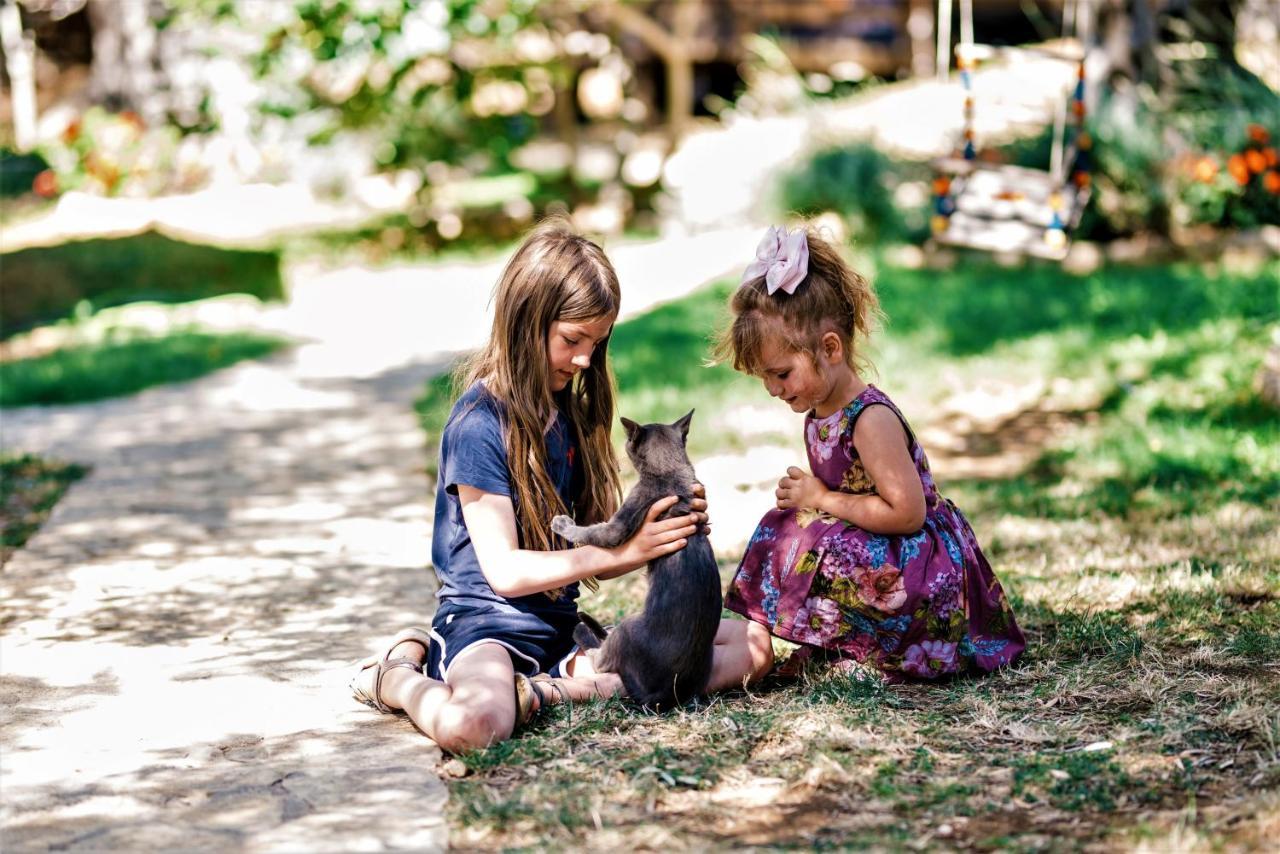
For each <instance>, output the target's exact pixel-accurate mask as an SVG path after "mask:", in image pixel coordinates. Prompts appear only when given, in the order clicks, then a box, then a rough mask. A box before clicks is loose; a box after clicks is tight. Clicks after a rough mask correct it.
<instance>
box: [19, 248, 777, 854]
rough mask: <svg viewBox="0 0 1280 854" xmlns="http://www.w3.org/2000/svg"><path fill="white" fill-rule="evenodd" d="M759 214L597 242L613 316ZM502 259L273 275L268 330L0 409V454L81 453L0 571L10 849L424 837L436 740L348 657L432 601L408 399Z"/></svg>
mask: <svg viewBox="0 0 1280 854" xmlns="http://www.w3.org/2000/svg"><path fill="white" fill-rule="evenodd" d="M758 237H759V229H758V228H755V227H752V228H734V229H726V230H721V231H714V232H706V233H703V234H700V235H697V236H696V237H692V238H669V239H665V240H661V241H653V242H648V243H641V244H632V245H624V246H619V247H616V248H612V247H611V248H610V254H611V256H612V257H613V258H614V259H615V262H616V264H617V266H618V269H619V275H620V277H621V279H622V283H623V289H624V293H625V295H626V300H625V302H624V312H626V313H633V312H636V311H639V310H641V309H643V308H645V307H646V306H648V305H650V304H652V303H653V302H656V301H659V300H663V299H668V298H671V297H675V296H678V295H680V294H682V293H685V292H686V291H688V290H690V289H692V288H693V287H696V286H697V285H700V284H702V283H703V282H705V281H707V280H708V279H710V278H713V277H715V276H717V275H719V274H722V273H725V272H727V271H729V270H731V269H733V268H734V267H737V266H740V265H741V264H742V263H743V259H747V258H750V257H751V254H752V251H753V249H754V246H755V242H756V240H757V239H758ZM500 263H501V262H500V261H490V262H485V263H476V264H450V265H440V266H403V267H396V268H389V269H383V270H378V271H369V270H362V269H359V268H350V269H343V270H337V271H329V272H324V273H320V272H318V271H314V270H313V271H308V270H294V271H292V272H291V274H290V282H291V293H292V298H291V300H290V302H289V303H288V305H286V306H284V307H280V308H275V309H269V310H266V311H263V312H261V313H258V314H256V315H254V316H253V317H251V318H249V319H250V320H251V321H252V324H253V325H257V326H259V327H260V328H266V329H275V330H278V331H283V332H287V333H289V334H291V335H293V336H296V337H297V338H299V339H302V340H304V341H305V343H303V344H302V345H300V346H298V347H296V348H294V349H292V350H290V351H288V352H285V353H283V354H281V355H278V356H276V357H273V358H271V359H268V360H265V361H262V362H253V363H245V364H241V365H238V366H235V367H233V368H230V369H227V370H224V371H221V372H219V373H216V374H213V375H211V376H208V377H205V378H203V379H200V380H197V381H194V382H191V383H186V384H180V385H171V386H165V387H160V388H155V389H151V390H148V391H145V392H143V393H141V394H138V395H134V396H132V397H129V398H124V399H116V400H108V401H103V402H99V403H92V404H83V405H77V406H62V407H49V408H26V409H18V410H12V411H7V412H5V413H4V415H3V445H4V447H5V449H6V450H8V451H19V450H22V451H30V452H37V453H40V454H44V455H49V456H53V457H57V458H61V459H66V460H74V461H77V462H82V463H86V464H88V465H90V466H92V471H91V473H90V474H89V475H88V476H87V477H86V478H85V479H83V480H81V481H80V482H78V483H76V484H75V485H74V486H73V487H72V488H71V489H70V490H69V491H68V492H67V494H66V495H65V496H64V497H63V499H62V501H61V502H60V503H59V504H58V506H57V507H56V509H55V510H54V512H53V514H52V515H51V516H50V518H49V519H48V521H47V522H46V523H45V525H44V527H43V528H42V529H41V530H40V531H39V532H38V533H37V534H36V535H35V536H34V537H33V538H32V539H31V540H30V541H29V542H28V544H27V545H26V546H25V547H24V548H23V549H21V550H19V551H18V552H16V553H15V554H14V556H13V557H12V559H11V560H10V562H9V563H8V564H7V566H5V568H4V570H3V572H2V573H0V601H3V602H4V603H5V607H4V612H3V618H2V619H0V649H2V650H3V660H2V662H0V665H2V669H0V698H2V705H3V708H4V709H5V718H4V726H3V730H2V732H0V754H2V756H3V758H2V760H0V762H2V766H0V789H3V791H4V802H3V821H4V826H5V843H6V845H5V847H6V849H7V850H13V851H21V850H44V849H49V848H56V849H59V850H86V849H88V850H103V849H119V850H145V849H155V848H160V849H183V850H201V849H213V848H216V849H229V848H235V849H243V850H250V851H256V850H279V849H287V850H307V851H321V850H366V849H380V848H412V849H434V848H440V847H443V846H444V845H445V844H446V842H447V839H446V827H445V823H444V820H443V805H444V803H445V800H446V793H445V789H444V786H443V785H442V783H441V781H440V779H439V776H438V772H437V765H438V761H439V758H440V754H439V751H438V750H437V749H436V748H435V747H434V746H433V745H432V744H431V742H430V741H428V740H427V739H425V738H423V737H422V736H420V735H419V734H417V733H416V732H415V731H414V730H413V729H412V727H411V726H410V725H409V724H408V722H407V721H406V720H404V719H403V718H392V717H388V716H379V715H376V714H374V713H373V712H371V711H369V710H367V709H364V708H363V707H361V706H359V705H357V704H356V703H354V702H353V701H352V700H351V699H350V697H349V695H348V692H347V689H346V680H347V678H348V676H349V674H350V671H351V663H352V662H353V661H354V660H355V659H357V658H359V657H361V656H363V655H365V654H367V653H369V652H371V651H373V649H374V648H375V647H376V645H377V643H378V641H379V640H380V639H382V638H385V637H386V636H387V635H389V634H390V633H391V632H393V631H394V630H396V629H398V628H400V627H403V626H406V625H410V624H415V623H417V624H421V623H423V622H425V621H426V620H427V619H428V617H429V615H430V613H431V611H432V609H433V605H434V599H433V597H432V592H433V591H432V588H433V585H432V577H431V573H430V572H428V571H427V569H426V565H427V562H428V560H429V537H430V517H431V506H430V502H431V500H432V496H431V494H430V492H429V487H430V484H429V480H428V479H427V477H426V476H425V473H424V462H425V457H424V454H423V450H424V449H423V435H422V432H421V429H420V428H419V426H418V423H417V419H416V417H415V416H414V413H413V410H412V406H411V404H412V402H413V400H414V399H415V397H417V396H418V395H419V394H420V392H421V390H422V386H423V383H424V381H425V380H426V379H427V378H428V377H430V376H431V375H432V374H434V373H436V372H438V371H440V370H441V369H443V368H444V366H445V365H446V364H447V363H448V361H449V359H450V358H451V356H452V355H453V354H456V353H457V351H459V350H463V349H466V348H469V347H474V346H477V345H479V344H480V343H481V342H482V337H483V334H484V332H485V330H486V328H487V324H488V314H487V311H486V303H487V301H488V296H489V292H490V289H491V287H492V283H493V282H494V281H495V280H496V278H497V275H498V273H499V270H500ZM241 319H244V318H241Z"/></svg>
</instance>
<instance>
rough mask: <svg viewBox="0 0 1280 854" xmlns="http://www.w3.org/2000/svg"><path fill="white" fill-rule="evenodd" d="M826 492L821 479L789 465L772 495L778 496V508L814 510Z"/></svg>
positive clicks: (827, 490) (825, 486)
mask: <svg viewBox="0 0 1280 854" xmlns="http://www.w3.org/2000/svg"><path fill="white" fill-rule="evenodd" d="M828 492H830V490H829V489H827V485H826V484H825V483H823V482H822V481H821V480H819V479H818V478H816V477H814V476H813V475H811V474H809V473H807V472H805V471H804V470H802V469H799V468H796V467H795V466H791V467H790V468H788V469H787V476H786V477H784V478H782V480H780V481H778V488H777V490H775V491H774V495H775V496H777V498H778V509H779V510H791V509H796V510H808V509H814V510H816V509H818V507H819V505H820V504H821V503H822V499H823V496H825V495H826V494H827V493H828Z"/></svg>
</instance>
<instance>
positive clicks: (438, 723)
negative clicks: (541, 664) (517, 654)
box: [370, 641, 622, 753]
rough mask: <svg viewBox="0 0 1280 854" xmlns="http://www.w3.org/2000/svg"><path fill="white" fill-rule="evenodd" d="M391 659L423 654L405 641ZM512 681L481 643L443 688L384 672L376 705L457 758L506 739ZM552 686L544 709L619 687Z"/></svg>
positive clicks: (601, 682) (504, 659) (603, 678)
mask: <svg viewBox="0 0 1280 854" xmlns="http://www.w3.org/2000/svg"><path fill="white" fill-rule="evenodd" d="M391 657H392V658H397V657H403V658H408V659H411V660H414V661H422V660H424V659H425V657H426V650H424V649H423V648H422V646H421V644H419V643H417V642H415V641H406V642H405V643H402V644H400V645H398V646H397V647H396V648H395V649H394V650H393V651H392V653H391ZM370 679H372V669H371V670H370ZM514 679H515V670H514V668H513V667H512V665H511V655H510V653H508V652H507V650H506V648H505V647H503V646H501V645H499V644H494V643H486V644H481V645H479V646H477V647H474V648H472V649H469V650H466V651H465V652H464V653H463V655H462V656H461V657H460V658H458V659H455V661H454V662H453V665H452V666H451V667H450V668H449V677H448V681H447V682H441V681H439V680H436V679H431V678H429V677H427V676H425V675H423V674H421V673H417V672H415V671H413V670H410V669H409V668H403V667H401V668H395V669H392V670H389V671H387V673H386V674H385V675H384V676H383V678H382V696H381V698H380V699H381V700H382V702H383V703H385V704H386V705H387V706H389V707H391V708H393V709H403V710H404V711H405V713H406V714H408V715H409V719H410V720H412V721H413V723H414V725H415V726H417V727H418V729H420V730H422V731H423V732H424V733H426V734H427V736H429V737H430V738H431V739H432V740H434V741H435V742H436V743H437V744H439V745H440V746H441V747H442V748H444V749H445V750H447V751H449V752H450V753H457V752H459V751H464V750H474V749H476V748H481V747H488V746H490V745H492V744H496V743H497V742H499V741H504V740H506V739H508V738H510V737H511V733H512V731H513V730H514V729H515V721H516V703H515V685H514ZM552 682H553V683H554V684H555V685H556V686H557V687H558V688H559V689H560V690H558V691H557V690H544V691H543V694H544V695H545V698H546V702H547V703H548V704H555V703H558V702H560V701H561V700H563V699H566V698H567V699H570V700H579V701H581V700H589V699H591V698H593V697H608V696H611V695H612V694H614V693H617V692H618V691H619V690H621V687H622V681H621V680H620V679H619V678H618V677H617V676H616V674H612V673H605V674H600V675H599V676H597V675H595V674H594V673H588V674H586V675H584V676H582V677H579V678H562V679H555V680H552ZM371 688H372V686H370V689H371Z"/></svg>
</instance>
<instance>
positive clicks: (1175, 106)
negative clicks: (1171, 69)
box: [998, 61, 1280, 240]
mask: <svg viewBox="0 0 1280 854" xmlns="http://www.w3.org/2000/svg"><path fill="white" fill-rule="evenodd" d="M1086 124H1087V129H1088V131H1089V133H1090V135H1091V136H1092V138H1093V147H1092V150H1091V152H1090V155H1091V157H1090V162H1089V167H1088V168H1089V171H1090V173H1091V177H1092V181H1093V187H1094V194H1093V197H1092V199H1091V201H1090V204H1089V207H1088V208H1087V209H1086V211H1085V214H1084V216H1083V218H1082V219H1081V222H1080V226H1079V228H1078V232H1077V233H1078V235H1079V236H1081V237H1085V238H1088V239H1093V240H1105V239H1109V238H1111V237H1115V236H1117V235H1126V234H1134V233H1137V232H1142V231H1155V232H1158V233H1165V234H1167V233H1169V232H1170V231H1171V230H1172V229H1174V228H1176V227H1180V226H1190V225H1199V224H1206V225H1212V226H1218V227H1223V228H1252V227H1256V226H1258V225H1262V224H1277V223H1280V167H1277V166H1276V163H1275V146H1274V145H1273V144H1272V140H1274V139H1275V138H1276V137H1277V135H1280V95H1277V94H1276V93H1275V92H1274V91H1272V90H1271V89H1270V88H1268V87H1267V86H1266V84H1264V83H1263V82H1262V81H1260V80H1258V78H1257V77H1256V76H1254V75H1253V74H1251V73H1250V72H1248V71H1246V70H1244V69H1243V68H1240V67H1239V66H1238V65H1235V64H1234V63H1227V62H1219V61H1213V62H1209V61H1196V62H1186V63H1179V64H1178V68H1177V74H1176V75H1175V76H1174V78H1173V80H1172V81H1171V83H1170V85H1169V87H1168V91H1167V92H1165V93H1161V94H1158V93H1155V92H1152V91H1149V90H1147V89H1134V88H1132V87H1129V88H1124V89H1119V90H1116V91H1107V92H1106V93H1105V94H1104V96H1103V97H1102V99H1101V101H1100V103H1099V105H1098V107H1097V109H1096V111H1095V112H1094V114H1093V115H1091V116H1089V118H1088V120H1087V123H1086ZM1260 132H1261V133H1263V134H1265V135H1266V136H1267V137H1269V139H1266V140H1263V141H1254V140H1251V135H1252V136H1257V137H1259V139H1261V135H1260ZM1052 137H1053V132H1052V129H1046V130H1045V131H1044V132H1043V133H1041V134H1040V135H1039V136H1037V137H1035V138H1032V139H1029V140H1023V141H1020V142H1017V143H1014V144H1011V145H1008V146H1005V147H1004V148H1002V149H1000V150H999V152H998V155H999V156H1000V157H1001V158H1002V159H1005V160H1008V161H1010V162H1012V163H1016V164H1018V165H1020V166H1027V167H1030V168H1037V169H1044V168H1046V167H1047V165H1048V163H1049V159H1050V158H1049V153H1050V147H1051V144H1052ZM1251 147H1252V148H1254V149H1255V150H1257V151H1258V152H1259V154H1262V155H1263V159H1262V160H1258V159H1257V158H1256V157H1255V158H1254V160H1253V161H1251V162H1253V167H1254V168H1253V169H1252V170H1251V171H1245V172H1241V171H1240V164H1238V163H1233V162H1232V160H1233V158H1238V157H1239V156H1241V155H1242V154H1243V153H1244V152H1246V151H1248V150H1249V149H1250V148H1251ZM1268 150H1269V151H1270V154H1269V155H1267V154H1264V152H1266V151H1268ZM1268 161H1269V162H1270V165H1269V166H1268V165H1263V164H1265V163H1267V162H1268ZM1259 167H1261V168H1259ZM1268 172H1270V173H1274V174H1275V177H1274V178H1268V177H1267V176H1268ZM1268 182H1271V184H1272V187H1274V188H1275V189H1268Z"/></svg>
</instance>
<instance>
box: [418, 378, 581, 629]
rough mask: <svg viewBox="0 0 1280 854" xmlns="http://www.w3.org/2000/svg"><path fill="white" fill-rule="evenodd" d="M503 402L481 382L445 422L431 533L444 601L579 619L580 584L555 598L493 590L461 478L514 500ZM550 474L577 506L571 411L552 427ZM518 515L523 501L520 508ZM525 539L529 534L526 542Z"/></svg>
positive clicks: (568, 503) (569, 502)
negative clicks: (467, 515)
mask: <svg viewBox="0 0 1280 854" xmlns="http://www.w3.org/2000/svg"><path fill="white" fill-rule="evenodd" d="M503 413H504V410H503V406H502V403H501V402H500V401H499V400H498V399H497V398H495V397H494V396H493V395H492V394H490V393H489V391H488V389H486V388H485V387H484V385H483V384H481V383H475V384H474V385H472V386H471V388H469V389H467V390H466V392H464V393H463V395H462V396H461V397H460V398H458V401H457V403H455V404H454V405H453V411H452V412H450V413H449V420H448V421H447V422H445V427H444V435H443V436H441V438H440V476H439V478H438V480H437V482H436V520H435V529H434V531H433V532H432V535H431V561H432V563H433V564H435V569H436V575H437V576H438V577H439V579H440V591H439V592H438V593H437V594H436V595H437V596H438V597H439V598H440V600H441V601H442V602H443V601H451V602H453V603H455V604H457V605H461V606H464V607H480V608H484V609H488V610H493V609H496V610H498V611H503V612H506V613H513V612H523V613H526V614H535V615H538V616H541V617H544V618H547V619H550V620H551V621H553V622H560V621H562V620H563V619H564V618H565V617H569V618H571V619H576V618H575V617H574V615H575V614H576V613H577V606H576V605H575V604H574V600H575V599H577V598H578V585H577V583H576V582H575V583H574V584H570V585H569V586H568V587H566V588H565V592H564V595H562V596H561V597H560V598H558V599H554V600H553V599H551V598H550V597H549V596H547V595H546V594H545V593H533V594H530V595H528V596H520V597H518V598H514V599H508V598H506V597H504V596H499V595H498V594H497V593H495V592H493V588H492V587H490V586H489V582H488V581H487V580H486V579H485V577H484V572H483V571H481V569H480V561H479V560H478V559H477V558H476V550H475V546H473V545H472V543H471V533H470V532H469V531H468V530H467V523H466V520H464V519H463V518H462V502H461V501H460V500H459V499H458V485H459V484H465V485H466V486H471V487H475V488H476V489H479V490H481V491H483V492H491V493H493V494H495V495H506V496H508V497H510V498H511V500H512V503H513V504H514V503H516V501H517V499H516V498H515V496H513V495H512V494H511V471H510V468H509V467H508V465H507V445H506V432H505V430H504V414H503ZM546 440H547V465H548V467H549V468H550V470H549V471H548V472H547V474H548V475H549V476H550V477H551V482H552V483H554V484H555V487H556V491H557V492H558V493H559V494H560V499H561V500H562V501H563V502H564V506H565V507H570V508H571V507H572V506H573V496H572V494H571V493H572V483H573V458H574V453H575V451H574V448H575V446H574V442H573V431H572V430H571V429H570V428H569V420H568V419H567V418H565V416H564V414H563V413H557V414H556V420H555V422H554V423H553V424H552V426H551V429H550V430H548V431H547V436H546ZM515 509H516V519H517V520H519V518H520V508H519V507H518V506H517V507H516V508H515ZM521 545H522V546H523V541H522V542H521Z"/></svg>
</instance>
